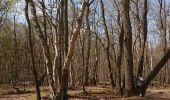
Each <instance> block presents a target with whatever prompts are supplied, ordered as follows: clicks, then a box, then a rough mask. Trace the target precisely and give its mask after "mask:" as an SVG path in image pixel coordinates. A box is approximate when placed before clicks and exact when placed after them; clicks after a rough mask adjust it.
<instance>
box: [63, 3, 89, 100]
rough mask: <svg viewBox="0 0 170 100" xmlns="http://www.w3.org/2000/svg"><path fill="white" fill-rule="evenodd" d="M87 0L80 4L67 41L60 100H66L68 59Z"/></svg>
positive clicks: (72, 51) (78, 31)
mask: <svg viewBox="0 0 170 100" xmlns="http://www.w3.org/2000/svg"><path fill="white" fill-rule="evenodd" d="M87 2H88V0H83V3H82V5H81V10H80V13H79V16H78V18H77V21H76V27H75V29H74V31H73V33H72V37H71V40H70V42H69V47H68V54H67V57H66V59H65V62H64V68H63V75H62V84H61V90H60V96H61V98H60V99H61V100H66V99H67V90H68V77H69V67H70V63H71V62H70V61H71V60H72V56H73V54H74V47H75V42H76V40H77V37H78V35H79V33H80V28H81V24H82V19H83V16H84V11H85V7H86V5H87Z"/></svg>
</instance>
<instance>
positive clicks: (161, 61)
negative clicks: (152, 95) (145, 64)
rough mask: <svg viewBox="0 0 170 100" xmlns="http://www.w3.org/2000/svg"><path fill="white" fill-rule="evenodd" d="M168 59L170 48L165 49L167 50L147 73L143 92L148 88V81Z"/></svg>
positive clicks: (169, 57)
mask: <svg viewBox="0 0 170 100" xmlns="http://www.w3.org/2000/svg"><path fill="white" fill-rule="evenodd" d="M169 59H170V48H169V49H168V50H167V52H166V53H165V54H164V56H163V57H162V58H161V60H160V61H159V62H158V63H157V64H156V66H155V67H154V69H153V70H152V71H151V72H150V73H149V75H148V77H147V78H146V80H145V83H144V85H143V93H144V94H145V93H146V89H147V88H148V85H149V84H150V82H151V81H152V80H153V79H154V78H155V77H156V75H157V74H158V73H159V71H160V70H161V68H163V67H164V65H165V64H166V62H167V61H168V60H169Z"/></svg>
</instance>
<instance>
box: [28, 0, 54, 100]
mask: <svg viewBox="0 0 170 100" xmlns="http://www.w3.org/2000/svg"><path fill="white" fill-rule="evenodd" d="M29 3H30V7H31V14H32V15H33V21H34V27H35V28H36V29H37V31H38V35H39V38H40V40H41V43H42V45H43V50H44V57H45V61H46V65H47V78H48V83H49V88H50V98H51V99H52V100H56V98H57V96H56V86H55V83H54V80H53V65H52V61H51V55H50V50H49V46H48V43H47V37H46V33H44V32H43V31H42V29H41V27H40V24H39V22H38V17H37V15H36V8H35V4H34V2H33V0H29ZM44 27H45V26H44ZM43 33H44V34H43Z"/></svg>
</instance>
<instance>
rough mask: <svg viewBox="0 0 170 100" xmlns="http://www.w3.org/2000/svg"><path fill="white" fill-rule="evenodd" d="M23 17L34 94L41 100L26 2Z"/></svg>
mask: <svg viewBox="0 0 170 100" xmlns="http://www.w3.org/2000/svg"><path fill="white" fill-rule="evenodd" d="M25 3H26V4H25V16H26V19H27V23H28V35H29V47H30V55H31V61H32V68H31V69H32V73H33V76H34V83H35V88H36V93H37V100H41V94H40V86H39V85H40V84H39V81H38V73H37V70H36V63H35V57H34V56H35V55H34V45H33V42H32V27H31V21H30V19H29V14H28V3H29V2H28V0H25Z"/></svg>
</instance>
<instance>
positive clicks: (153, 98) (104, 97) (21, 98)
mask: <svg viewBox="0 0 170 100" xmlns="http://www.w3.org/2000/svg"><path fill="white" fill-rule="evenodd" d="M9 90H10V89H9V88H5V87H3V88H2V87H1V86H0V100H36V98H35V93H34V92H35V91H33V92H31V93H24V94H5V95H3V94H4V91H5V92H7V91H9ZM86 90H87V92H88V93H89V94H87V95H84V94H83V93H82V89H81V88H80V87H75V88H74V89H72V90H69V91H68V93H69V95H70V99H69V100H170V87H167V88H149V89H148V91H147V93H146V97H143V98H140V97H130V98H120V97H116V96H114V95H113V94H112V93H111V92H110V90H109V89H108V87H105V86H98V87H93V86H90V87H88V88H86ZM10 91H11V90H10ZM46 92H47V93H48V91H47V90H46ZM42 95H43V96H45V95H47V94H44V91H42Z"/></svg>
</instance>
